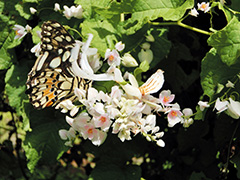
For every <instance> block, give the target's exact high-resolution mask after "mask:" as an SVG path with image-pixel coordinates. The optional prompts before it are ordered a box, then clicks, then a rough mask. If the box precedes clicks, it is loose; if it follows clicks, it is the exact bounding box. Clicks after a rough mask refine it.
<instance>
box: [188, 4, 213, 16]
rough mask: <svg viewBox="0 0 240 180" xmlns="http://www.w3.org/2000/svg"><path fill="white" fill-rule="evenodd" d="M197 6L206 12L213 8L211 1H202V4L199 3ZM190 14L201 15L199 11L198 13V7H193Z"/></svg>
mask: <svg viewBox="0 0 240 180" xmlns="http://www.w3.org/2000/svg"><path fill="white" fill-rule="evenodd" d="M197 6H198V10H200V11H203V12H204V13H207V12H208V11H210V9H211V7H210V4H209V2H208V3H206V2H202V3H201V4H200V3H198V4H197ZM189 14H190V15H191V16H195V17H197V16H198V15H199V13H198V11H197V9H196V8H193V9H191V11H190V12H189Z"/></svg>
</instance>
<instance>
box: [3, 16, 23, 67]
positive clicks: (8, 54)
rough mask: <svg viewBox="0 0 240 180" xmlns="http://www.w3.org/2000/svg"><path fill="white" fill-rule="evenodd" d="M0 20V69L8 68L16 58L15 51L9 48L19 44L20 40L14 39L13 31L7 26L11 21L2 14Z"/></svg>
mask: <svg viewBox="0 0 240 180" xmlns="http://www.w3.org/2000/svg"><path fill="white" fill-rule="evenodd" d="M0 20H1V24H0V33H1V37H0V70H3V69H8V68H9V67H10V66H11V64H12V62H13V61H14V60H15V59H16V57H15V51H14V50H13V49H10V48H13V47H15V46H17V45H19V44H20V43H21V41H18V40H14V37H15V32H14V31H13V30H10V28H9V26H11V25H12V23H13V21H10V20H9V18H8V17H6V16H4V15H0Z"/></svg>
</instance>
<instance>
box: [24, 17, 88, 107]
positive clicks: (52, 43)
mask: <svg viewBox="0 0 240 180" xmlns="http://www.w3.org/2000/svg"><path fill="white" fill-rule="evenodd" d="M41 35H42V38H41V41H42V44H41V52H40V56H39V57H38V58H37V60H36V62H35V64H34V66H33V68H32V70H31V71H30V72H29V74H28V80H27V82H26V84H27V90H26V93H27V94H28V96H29V99H30V102H31V103H32V104H33V106H34V107H35V108H38V109H41V108H45V107H49V106H56V105H57V104H59V103H60V102H62V101H63V100H66V99H70V100H72V101H74V100H75V99H76V96H75V94H74V89H75V88H80V89H85V90H87V89H88V88H89V86H91V82H92V81H91V80H87V79H83V78H80V77H76V76H75V75H74V74H73V71H72V68H71V63H70V62H69V58H70V56H71V49H72V48H73V47H74V43H75V40H74V39H73V38H72V36H71V35H70V34H69V33H68V32H67V31H66V29H65V28H64V27H63V26H62V25H61V24H59V23H58V22H56V21H47V22H45V23H43V25H42V33H41Z"/></svg>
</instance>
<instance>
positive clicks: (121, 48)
mask: <svg viewBox="0 0 240 180" xmlns="http://www.w3.org/2000/svg"><path fill="white" fill-rule="evenodd" d="M115 48H116V49H117V50H118V51H122V50H123V49H124V48H125V44H123V43H122V41H119V42H118V43H116V45H115Z"/></svg>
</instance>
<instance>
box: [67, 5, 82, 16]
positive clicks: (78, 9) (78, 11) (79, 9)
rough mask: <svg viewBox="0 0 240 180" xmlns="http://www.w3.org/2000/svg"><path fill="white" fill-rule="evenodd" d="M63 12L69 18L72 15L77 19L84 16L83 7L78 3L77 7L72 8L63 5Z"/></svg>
mask: <svg viewBox="0 0 240 180" xmlns="http://www.w3.org/2000/svg"><path fill="white" fill-rule="evenodd" d="M63 9H64V11H63V14H64V16H65V17H66V18H67V19H71V17H75V18H77V19H81V18H82V13H83V9H82V6H81V5H78V6H77V7H75V6H71V7H70V8H69V7H68V6H66V5H65V6H63Z"/></svg>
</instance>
